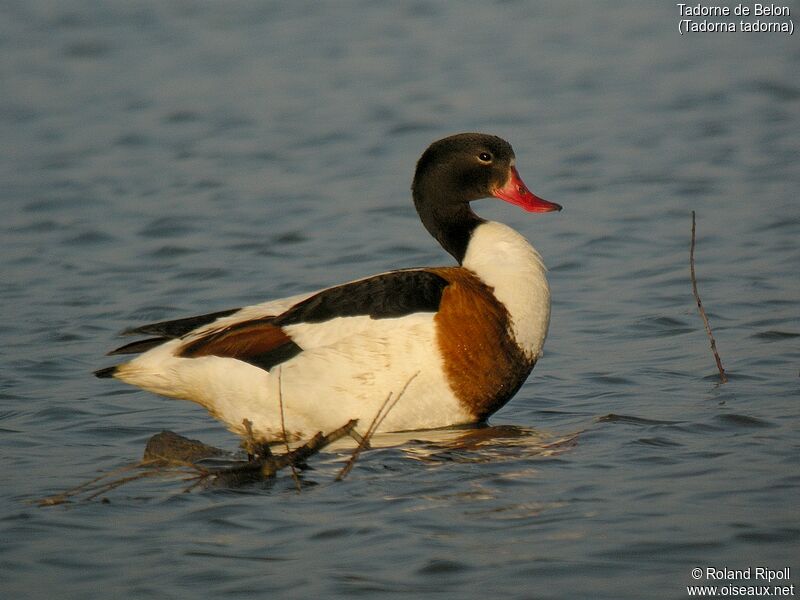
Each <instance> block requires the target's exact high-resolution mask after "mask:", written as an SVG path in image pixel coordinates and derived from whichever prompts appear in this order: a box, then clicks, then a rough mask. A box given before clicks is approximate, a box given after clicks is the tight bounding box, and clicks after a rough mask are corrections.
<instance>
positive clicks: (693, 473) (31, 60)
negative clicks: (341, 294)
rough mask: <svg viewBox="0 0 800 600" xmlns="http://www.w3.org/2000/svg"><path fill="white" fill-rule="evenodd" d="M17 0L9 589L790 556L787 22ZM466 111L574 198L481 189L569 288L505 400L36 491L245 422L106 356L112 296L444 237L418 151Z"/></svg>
mask: <svg viewBox="0 0 800 600" xmlns="http://www.w3.org/2000/svg"><path fill="white" fill-rule="evenodd" d="M791 8H792V9H793V10H794V8H795V7H794V6H792V7H791ZM0 11H1V12H2V19H0V50H2V51H0V73H2V94H0V128H1V129H0V140H1V141H0V147H2V156H3V160H2V161H0V169H2V171H0V177H2V186H0V190H2V191H0V202H2V206H3V208H4V210H3V217H2V222H1V223H0V230H1V231H2V235H0V244H1V245H2V246H1V248H0V252H2V259H1V261H0V264H2V277H0V280H1V281H0V303H2V310H3V319H2V322H0V360H1V361H2V365H3V375H2V380H0V428H1V429H0V431H2V434H1V435H0V456H1V457H2V458H1V459H0V473H2V481H3V490H4V493H3V494H2V500H0V502H1V504H0V532H2V533H0V565H2V567H0V568H1V569H2V577H0V590H2V592H3V597H8V598H50V597H53V596H56V595H57V596H59V597H61V598H86V597H92V596H97V595H102V596H103V597H125V598H156V597H157V598H184V597H186V596H188V595H199V596H201V597H220V596H222V595H223V594H224V595H225V596H226V597H231V598H234V597H247V598H250V597H253V596H258V595H263V596H267V595H269V596H270V597H272V596H276V597H300V596H304V597H354V596H368V597H371V596H382V595H384V594H385V595H389V594H391V595H394V596H401V597H420V596H436V597H460V598H464V597H474V598H477V597H480V598H485V597H499V596H501V595H502V596H509V597H514V598H523V597H524V598H575V597H595V598H642V597H664V598H684V597H687V596H686V585H688V584H691V583H696V582H695V581H694V580H692V579H691V577H690V571H691V569H692V568H695V567H701V568H705V567H720V568H721V567H728V568H731V569H744V568H747V567H756V566H765V567H769V568H772V569H780V568H784V567H791V568H792V569H793V570H792V582H790V583H795V584H797V583H798V579H797V573H798V572H800V563H798V556H800V553H798V546H799V545H800V544H798V542H799V541H800V522H799V520H798V511H797V508H796V499H797V495H798V487H800V473H798V467H797V464H798V458H799V456H798V441H797V433H796V432H797V428H798V425H800V418H799V414H798V413H800V410H798V398H799V396H800V394H798V392H799V391H800V385H799V384H800V373H799V372H798V371H800V348H799V347H798V342H800V318H799V314H798V300H799V299H800V293H799V292H800V285H798V283H799V282H798V276H797V267H798V264H800V252H799V251H798V239H799V236H800V208H798V203H797V190H798V189H800V171H799V170H798V167H797V164H798V156H800V142H798V137H797V131H798V127H799V126H800V81H798V77H797V73H798V72H800V69H798V65H800V49H799V48H798V45H797V37H796V36H792V37H789V36H787V35H783V34H768V33H763V34H744V33H736V34H732V33H726V34H694V35H686V36H680V35H679V34H678V32H677V22H678V15H677V7H676V6H675V5H674V4H673V3H668V2H666V3H649V4H646V5H645V4H644V3H636V2H614V3H604V2H596V3H591V4H589V3H582V2H559V3H557V4H556V3H541V4H532V3H525V2H485V1H484V2H460V3H457V4H456V3H453V4H452V5H450V4H448V5H445V4H444V3H434V2H417V3H409V4H405V3H385V4H374V3H368V2H358V1H352V2H340V3H337V4H336V5H335V7H334V6H333V5H330V6H320V5H315V6H314V7H313V8H312V7H309V6H301V5H300V3H280V4H278V3H271V4H264V3H259V2H236V3H230V2H226V3H224V4H223V3H192V2H181V3H126V2H105V3H102V4H100V3H93V2H68V3H65V2H53V1H44V0H43V1H34V2H29V1H26V2H21V1H19V2H14V1H12V2H6V3H5V4H4V5H3V7H2V8H1V9H0ZM793 18H795V19H796V16H794V17H793ZM463 130H480V131H488V132H493V133H496V134H499V135H501V136H503V137H506V138H507V139H509V140H510V141H511V142H512V144H513V145H514V147H515V150H516V152H517V156H518V166H519V169H520V172H521V173H522V175H523V177H524V178H525V180H526V182H527V183H528V184H529V185H530V187H531V189H532V190H533V191H534V192H535V193H537V194H540V195H542V196H543V197H545V198H548V199H551V200H553V201H557V202H559V203H561V204H563V205H564V206H565V210H564V211H563V212H562V213H559V214H550V215H539V216H531V215H527V214H524V213H523V212H521V211H518V210H517V209H515V208H513V207H510V206H505V205H501V204H500V203H497V202H492V201H488V200H487V201H484V202H482V203H480V204H479V205H477V206H476V208H477V210H478V211H479V212H480V213H481V214H482V215H484V216H486V217H489V218H493V219H497V220H502V221H504V222H507V223H509V224H511V225H513V226H514V227H516V228H517V229H518V230H520V231H522V232H523V233H524V234H525V235H526V236H528V237H529V238H530V239H531V240H532V241H533V242H534V243H535V245H536V246H537V248H538V249H539V250H540V252H541V253H542V254H543V256H544V257H545V260H546V262H547V264H548V265H549V266H550V268H551V286H552V290H553V298H554V305H553V319H552V324H551V333H550V339H549V340H548V342H547V344H546V346H545V358H544V359H543V360H542V361H541V362H540V363H539V364H538V365H537V367H536V369H535V370H534V374H533V376H532V378H531V379H530V380H529V381H528V383H527V384H526V385H525V386H524V387H523V388H522V390H521V391H520V393H519V394H518V395H517V396H516V397H515V398H514V399H513V400H512V401H511V403H510V404H509V405H508V406H506V407H505V408H504V409H502V410H501V411H500V412H499V413H498V414H496V415H495V416H494V417H493V418H492V420H491V425H492V426H493V429H489V430H484V431H481V432H469V431H467V432H464V431H460V432H459V431H454V432H448V433H446V434H436V435H433V434H420V435H419V436H416V439H408V438H405V439H396V438H391V439H389V440H385V442H386V444H388V447H384V448H380V449H376V450H374V451H370V452H367V453H365V454H364V455H363V456H362V457H361V459H360V460H359V461H358V463H357V464H356V467H355V469H354V470H353V472H352V473H351V474H350V476H349V477H348V478H347V479H346V480H345V481H344V482H343V483H334V482H333V478H334V476H335V475H336V473H337V472H338V470H339V469H340V468H341V466H342V465H343V463H344V460H345V458H346V456H347V454H346V453H345V452H344V451H331V452H328V453H325V454H323V455H321V456H318V457H317V458H315V459H314V460H312V462H311V466H312V467H313V468H312V469H311V470H309V471H306V472H305V473H304V474H303V479H304V481H305V486H304V489H303V492H302V494H299V495H298V494H297V493H296V491H295V489H294V484H293V482H292V480H291V478H290V477H289V476H288V475H283V476H281V477H279V478H278V479H277V480H275V481H274V482H272V483H270V484H264V485H257V486H251V487H247V488H244V489H233V490H226V489H213V490H206V491H202V490H198V491H194V492H193V493H190V494H182V493H181V489H182V487H183V486H182V485H181V483H180V482H179V481H177V480H175V479H172V480H148V481H146V482H143V483H139V484H132V485H130V486H129V487H122V488H119V489H117V490H114V491H112V492H110V493H108V494H107V495H106V498H107V499H108V501H109V502H108V503H101V502H99V501H95V502H77V503H72V504H69V505H62V506H58V507H51V508H39V507H37V506H35V505H33V504H31V503H30V502H31V501H32V500H36V499H38V498H41V497H43V496H46V495H49V494H53V493H56V492H59V491H62V490H64V489H66V488H68V487H71V486H73V485H77V484H78V483H81V482H83V481H85V480H87V479H89V478H91V477H94V476H95V475H96V474H97V473H98V472H105V471H110V470H112V469H116V468H118V467H120V466H123V465H125V464H127V463H129V462H131V461H134V460H136V459H137V458H138V457H139V456H140V455H141V452H142V450H143V448H144V444H145V442H146V440H147V439H148V438H149V437H150V436H151V435H152V434H154V433H156V432H158V431H160V430H162V429H173V430H176V431H178V432H180V433H182V434H184V435H187V436H190V437H196V438H200V439H202V440H204V441H206V442H208V443H211V444H215V445H218V446H222V447H224V448H228V449H230V450H235V449H236V446H237V440H236V439H235V438H233V437H232V436H231V435H229V434H228V433H227V432H226V431H224V429H223V428H222V427H221V426H219V425H218V424H217V423H216V422H215V421H213V419H211V418H209V417H208V416H207V415H206V414H205V413H204V411H203V410H202V409H199V408H197V407H195V406H193V405H190V404H189V403H183V402H176V401H165V400H163V399H160V398H157V397H155V396H151V395H149V394H146V393H144V392H140V391H137V390H134V389H130V388H126V387H124V386H122V385H121V384H115V383H113V382H108V381H98V380H96V379H94V378H93V377H91V376H90V372H91V371H92V370H93V369H95V368H98V367H100V366H104V365H105V364H107V363H106V362H104V359H103V357H102V355H103V353H104V352H105V351H107V350H108V349H110V348H112V347H114V345H115V343H116V342H117V340H116V339H115V338H114V336H115V334H116V332H118V331H119V330H120V329H122V328H123V327H125V326H128V325H131V324H136V323H144V322H147V321H151V320H159V319H168V318H177V317H181V316H187V315H192V314H197V313H201V312H207V311H209V310H218V309H223V308H230V307H235V306H241V305H245V304H248V303H253V302H257V301H260V300H263V299H266V298H269V297H280V296H285V295H289V294H293V293H298V292H301V291H304V290H309V289H315V288H317V287H320V286H324V285H329V284H333V283H337V282H341V281H346V280H349V279H353V278H356V277H360V276H364V275H368V274H371V273H374V272H379V271H381V270H384V269H389V268H398V267H404V266H416V265H425V264H443V263H446V262H447V257H446V256H445V255H444V253H443V252H442V251H441V250H440V249H439V248H438V247H437V246H436V245H435V243H434V242H433V241H432V240H431V239H430V238H429V237H428V236H427V234H426V233H425V232H424V231H423V230H422V228H421V227H420V226H419V223H418V221H417V219H416V216H415V215H414V213H413V210H412V208H411V204H410V200H409V192H408V187H409V183H410V178H411V173H412V170H413V165H414V161H415V160H416V158H417V156H418V155H419V153H420V152H421V151H422V150H423V149H424V148H425V146H426V145H427V144H428V143H429V142H430V141H432V140H433V139H436V138H438V137H441V136H444V135H447V134H450V133H453V132H457V131H463ZM692 210H696V211H697V217H698V238H697V243H698V247H697V272H698V279H699V287H700V293H701V295H702V297H703V300H704V303H705V306H706V308H707V310H708V312H709V317H710V319H711V323H712V326H713V327H714V330H715V333H716V336H717V342H718V346H719V350H720V353H721V355H722V359H723V362H724V364H725V366H726V368H727V369H728V371H729V374H730V378H731V381H730V382H729V383H728V384H726V385H722V386H720V385H718V377H717V375H716V368H715V365H714V362H713V359H712V356H711V354H710V351H709V348H708V342H707V339H706V337H705V333H704V331H703V329H702V324H701V321H700V319H699V317H698V315H697V313H696V308H695V306H694V301H693V299H692V296H691V287H690V282H689V276H688V249H689V235H690V225H691V216H690V215H691V211H692ZM576 432H580V433H579V435H578V436H577V438H576V439H575V443H574V444H565V445H562V446H555V447H550V446H548V444H550V443H552V442H553V441H554V440H558V439H560V438H562V437H564V436H569V435H571V434H574V433H576ZM463 436H468V437H467V438H466V439H464V438H463ZM476 436H477V440H476ZM412 438H413V436H412ZM700 583H704V581H700ZM712 583H713V582H712ZM739 583H745V584H751V585H756V584H758V583H762V582H756V581H750V582H739Z"/></svg>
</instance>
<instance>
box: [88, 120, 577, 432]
mask: <svg viewBox="0 0 800 600" xmlns="http://www.w3.org/2000/svg"><path fill="white" fill-rule="evenodd" d="M412 196H413V200H414V206H415V207H416V209H417V213H418V214H419V217H420V220H421V221H422V224H423V225H424V226H425V228H426V229H427V230H428V232H429V233H430V234H431V235H432V236H433V237H434V238H436V240H437V241H438V242H439V243H440V244H441V245H442V247H443V248H444V249H445V250H446V251H447V252H448V253H450V254H451V255H452V256H453V258H455V260H456V261H457V263H458V264H457V265H454V266H443V267H422V268H412V269H401V270H397V271H388V272H385V273H381V274H378V275H373V276H372V277H366V278H364V279H357V280H355V281H350V282H348V283H344V284H341V285H337V286H334V287H329V288H326V289H323V290H320V291H316V292H312V293H308V294H302V295H299V296H294V297H291V298H284V299H281V300H273V301H270V302H265V303H263V304H257V305H255V306H248V307H245V308H240V309H234V310H225V311H221V312H214V313H210V314H207V315H202V316H197V317H190V318H186V319H178V320H175V321H164V322H160V323H154V324H150V325H144V326H140V327H136V328H133V329H129V330H126V331H125V332H123V333H125V334H137V335H146V336H151V337H149V338H147V339H144V340H140V341H136V342H133V343H130V344H127V345H125V346H122V347H121V348H118V349H116V350H114V351H112V352H110V353H109V354H113V355H119V354H139V356H137V357H136V358H134V359H133V360H131V361H129V362H125V363H122V364H119V365H115V366H112V367H107V368H104V369H101V370H99V371H96V373H95V375H97V376H98V377H113V378H116V379H119V380H121V381H124V382H126V383H129V384H132V385H135V386H139V387H141V388H143V389H145V390H149V391H151V392H154V393H156V394H161V395H164V396H168V397H172V398H180V399H184V400H191V401H193V402H197V403H198V404H201V405H202V406H204V407H205V408H206V409H208V411H209V412H210V413H211V414H212V415H213V416H214V417H216V418H217V419H219V420H220V421H222V422H223V423H224V424H225V425H226V426H227V427H228V429H230V430H231V431H233V432H234V433H236V434H239V435H243V434H245V426H244V424H243V423H244V421H245V419H246V420H248V421H250V423H251V424H252V431H253V434H254V435H255V436H256V437H257V438H258V439H260V440H263V441H276V440H278V439H282V438H283V437H284V432H285V433H286V437H288V438H290V439H297V438H306V437H308V436H309V435H313V434H314V433H316V432H318V431H331V430H333V429H335V428H337V427H341V426H342V425H343V424H344V423H346V422H347V421H348V420H349V419H359V426H358V427H357V429H358V430H362V432H364V431H366V429H367V427H369V425H370V424H371V423H372V422H373V419H375V418H376V416H377V415H378V413H379V412H381V411H382V410H383V413H382V415H383V418H382V421H380V426H379V427H378V429H377V430H378V431H408V430H415V429H431V428H438V427H446V426H452V425H460V424H467V423H475V422H480V421H483V420H485V419H486V418H487V417H489V415H491V414H492V413H494V412H495V411H496V410H498V409H499V408H500V407H501V406H503V405H504V404H505V403H506V402H507V401H508V400H509V399H510V398H511V397H512V396H513V395H514V394H515V393H516V392H517V390H519V388H520V386H521V385H522V384H523V383H524V381H525V380H526V378H527V377H528V375H529V374H530V372H531V369H533V366H534V364H535V363H536V361H537V360H538V358H539V357H540V355H541V350H542V345H543V344H544V340H545V336H546V335H547V329H548V325H549V322H550V290H549V287H548V284H547V278H546V275H545V273H546V269H545V266H544V264H543V262H542V259H541V257H540V256H539V254H538V253H537V252H536V250H534V248H533V247H532V246H531V245H530V244H529V243H528V241H527V240H526V239H525V238H524V237H523V236H522V235H520V234H519V233H517V232H516V231H514V230H513V229H511V228H510V227H508V226H506V225H503V224H501V223H497V222H492V221H487V220H485V219H482V218H480V217H479V216H477V215H476V214H475V213H474V212H473V211H472V209H471V208H470V202H472V201H473V200H478V199H480V198H485V197H488V196H494V197H496V198H500V199H502V200H505V201H506V202H510V203H511V204H515V205H517V206H520V207H522V208H523V209H525V210H526V211H530V212H549V211H557V210H561V206H559V205H558V204H555V203H553V202H548V201H546V200H542V199H541V198H538V197H537V196H535V195H534V194H533V193H531V192H530V191H529V190H528V188H527V187H526V185H525V184H524V183H523V181H522V179H521V178H520V175H519V173H518V172H517V169H516V167H515V157H514V151H513V150H512V148H511V146H510V145H509V143H508V142H506V141H505V140H503V139H501V138H499V137H496V136H493V135H486V134H479V133H462V134H459V135H454V136H451V137H447V138H444V139H441V140H438V141H436V142H434V143H433V144H431V145H430V147H429V148H428V149H427V150H425V152H424V153H423V154H422V156H421V158H420V159H419V161H418V163H417V168H416V173H415V175H414V182H413V185H412ZM390 394H391V395H392V397H393V401H392V402H391V403H390V404H387V403H386V399H387V398H388V397H389V395H390ZM387 406H391V410H387Z"/></svg>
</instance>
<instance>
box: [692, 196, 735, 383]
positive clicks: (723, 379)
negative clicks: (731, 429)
mask: <svg viewBox="0 0 800 600" xmlns="http://www.w3.org/2000/svg"><path fill="white" fill-rule="evenodd" d="M694 244H695V218H694V211H692V247H691V249H690V250H689V268H690V270H691V274H692V293H693V294H694V299H695V301H696V302H697V308H698V310H699V311H700V316H701V317H703V325H705V328H706V333H707V334H708V339H710V340H711V351H712V352H713V353H714V360H715V361H717V369H719V378H720V381H721V382H722V383H727V382H728V376H727V375H725V369H723V368H722V361H721V360H720V358H719V353H718V352H717V342H716V341H715V340H714V334H713V333H711V325H709V323H708V317H707V316H706V311H705V309H704V308H703V302H702V301H701V300H700V294H699V293H698V291H697V277H695V273H694Z"/></svg>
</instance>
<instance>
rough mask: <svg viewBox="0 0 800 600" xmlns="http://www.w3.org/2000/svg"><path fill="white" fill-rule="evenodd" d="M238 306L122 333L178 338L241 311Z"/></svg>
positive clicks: (151, 324) (135, 328)
mask: <svg viewBox="0 0 800 600" xmlns="http://www.w3.org/2000/svg"><path fill="white" fill-rule="evenodd" d="M239 310H240V309H238V308H232V309H229V310H221V311H219V312H213V313H209V314H207V315H199V316H196V317H187V318H185V319H175V320H174V321H161V322H159V323H150V324H149V325H142V326H140V327H133V328H130V329H126V330H125V331H123V332H122V335H158V336H161V337H166V338H178V337H181V336H182V335H186V334H187V333H189V332H190V331H192V330H194V329H197V328H198V327H202V326H203V325H208V324H209V323H213V322H214V321H216V320H217V319H220V318H222V317H227V316H229V315H232V314H233V313H235V312H237V311H239Z"/></svg>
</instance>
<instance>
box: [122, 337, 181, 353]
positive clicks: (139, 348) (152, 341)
mask: <svg viewBox="0 0 800 600" xmlns="http://www.w3.org/2000/svg"><path fill="white" fill-rule="evenodd" d="M169 340H170V338H167V337H157V338H147V339H146V340H139V341H136V342H131V343H130V344H125V345H124V346H120V347H119V348H117V349H116V350H112V351H111V352H109V353H108V356H112V355H114V354H139V353H140V352H147V351H148V350H150V349H152V348H155V347H156V346H160V345H161V344H163V343H164V342H168V341H169Z"/></svg>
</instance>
